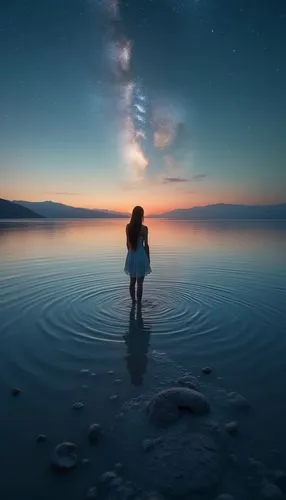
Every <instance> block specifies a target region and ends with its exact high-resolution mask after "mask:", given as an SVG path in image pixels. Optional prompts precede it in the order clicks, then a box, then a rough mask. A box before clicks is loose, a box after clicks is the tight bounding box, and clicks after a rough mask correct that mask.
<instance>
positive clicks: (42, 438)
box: [36, 434, 47, 443]
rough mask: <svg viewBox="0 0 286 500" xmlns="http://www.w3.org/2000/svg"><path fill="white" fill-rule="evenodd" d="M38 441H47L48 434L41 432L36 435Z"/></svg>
mask: <svg viewBox="0 0 286 500" xmlns="http://www.w3.org/2000/svg"><path fill="white" fill-rule="evenodd" d="M36 441H37V443H44V442H45V441H47V436H46V435H45V434H39V435H38V436H37V437H36Z"/></svg>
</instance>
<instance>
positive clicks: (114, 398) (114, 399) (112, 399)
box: [109, 394, 118, 401]
mask: <svg viewBox="0 0 286 500" xmlns="http://www.w3.org/2000/svg"><path fill="white" fill-rule="evenodd" d="M109 399H110V401H117V399H118V395H117V394H113V396H110V398H109Z"/></svg>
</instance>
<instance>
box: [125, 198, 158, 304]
mask: <svg viewBox="0 0 286 500" xmlns="http://www.w3.org/2000/svg"><path fill="white" fill-rule="evenodd" d="M143 219H144V210H143V208H142V207H134V208H133V212H132V215H131V219H130V222H129V224H127V226H126V237H127V249H128V254H127V257H126V261H125V268H124V271H125V272H126V274H129V276H130V286H129V291H130V297H131V299H132V302H133V304H135V302H136V301H135V285H136V282H137V301H138V303H139V304H141V300H142V293H143V281H144V278H145V276H146V274H149V273H151V272H152V271H151V267H150V253H149V245H148V227H147V226H143Z"/></svg>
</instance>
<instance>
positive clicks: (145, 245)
mask: <svg viewBox="0 0 286 500" xmlns="http://www.w3.org/2000/svg"><path fill="white" fill-rule="evenodd" d="M144 247H145V252H146V254H147V257H148V260H149V262H150V249H149V242H148V227H147V226H146V229H145V239H144Z"/></svg>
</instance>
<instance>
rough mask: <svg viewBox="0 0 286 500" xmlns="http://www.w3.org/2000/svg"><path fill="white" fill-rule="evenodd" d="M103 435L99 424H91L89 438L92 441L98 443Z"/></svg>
mask: <svg viewBox="0 0 286 500" xmlns="http://www.w3.org/2000/svg"><path fill="white" fill-rule="evenodd" d="M101 435H102V428H101V426H100V425H99V424H91V426H90V427H89V429H88V440H89V442H90V443H93V444H94V443H97V441H98V440H99V439H100V437H101Z"/></svg>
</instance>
